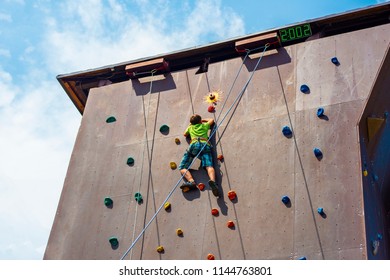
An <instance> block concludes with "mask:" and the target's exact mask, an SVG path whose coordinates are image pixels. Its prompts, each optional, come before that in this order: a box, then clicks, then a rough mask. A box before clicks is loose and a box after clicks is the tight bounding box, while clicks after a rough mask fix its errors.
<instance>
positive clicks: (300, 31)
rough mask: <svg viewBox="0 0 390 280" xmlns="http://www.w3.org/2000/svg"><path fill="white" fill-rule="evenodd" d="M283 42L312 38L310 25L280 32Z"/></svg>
mask: <svg viewBox="0 0 390 280" xmlns="http://www.w3.org/2000/svg"><path fill="white" fill-rule="evenodd" d="M279 34H280V40H281V42H282V43H283V42H287V41H292V40H298V39H302V38H306V37H309V36H311V34H312V33H311V28H310V24H303V25H298V26H293V27H289V28H286V29H281V30H279Z"/></svg>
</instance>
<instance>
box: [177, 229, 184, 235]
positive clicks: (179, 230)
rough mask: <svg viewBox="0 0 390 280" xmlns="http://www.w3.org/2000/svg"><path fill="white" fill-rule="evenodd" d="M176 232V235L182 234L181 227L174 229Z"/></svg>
mask: <svg viewBox="0 0 390 280" xmlns="http://www.w3.org/2000/svg"><path fill="white" fill-rule="evenodd" d="M176 234H177V235H178V236H180V235H183V230H182V229H181V228H178V229H177V230H176Z"/></svg>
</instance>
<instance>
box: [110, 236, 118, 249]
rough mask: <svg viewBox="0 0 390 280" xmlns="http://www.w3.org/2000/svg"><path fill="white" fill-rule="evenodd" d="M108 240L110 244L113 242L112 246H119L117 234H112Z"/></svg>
mask: <svg viewBox="0 0 390 280" xmlns="http://www.w3.org/2000/svg"><path fill="white" fill-rule="evenodd" d="M108 241H109V242H110V244H111V246H112V247H116V246H118V244H119V241H118V237H116V236H111V237H110V238H109V239H108Z"/></svg>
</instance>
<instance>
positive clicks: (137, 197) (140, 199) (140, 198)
mask: <svg viewBox="0 0 390 280" xmlns="http://www.w3.org/2000/svg"><path fill="white" fill-rule="evenodd" d="M134 198H135V200H136V201H137V202H138V203H141V202H142V200H143V199H142V195H141V194H140V193H139V192H137V193H135V194H134Z"/></svg>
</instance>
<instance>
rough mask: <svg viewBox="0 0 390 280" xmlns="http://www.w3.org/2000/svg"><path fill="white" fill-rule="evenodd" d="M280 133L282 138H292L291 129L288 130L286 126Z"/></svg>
mask: <svg viewBox="0 0 390 280" xmlns="http://www.w3.org/2000/svg"><path fill="white" fill-rule="evenodd" d="M282 133H283V135H284V136H286V137H288V138H290V137H291V136H292V131H291V128H289V127H288V126H287V125H286V126H284V127H283V129H282Z"/></svg>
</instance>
